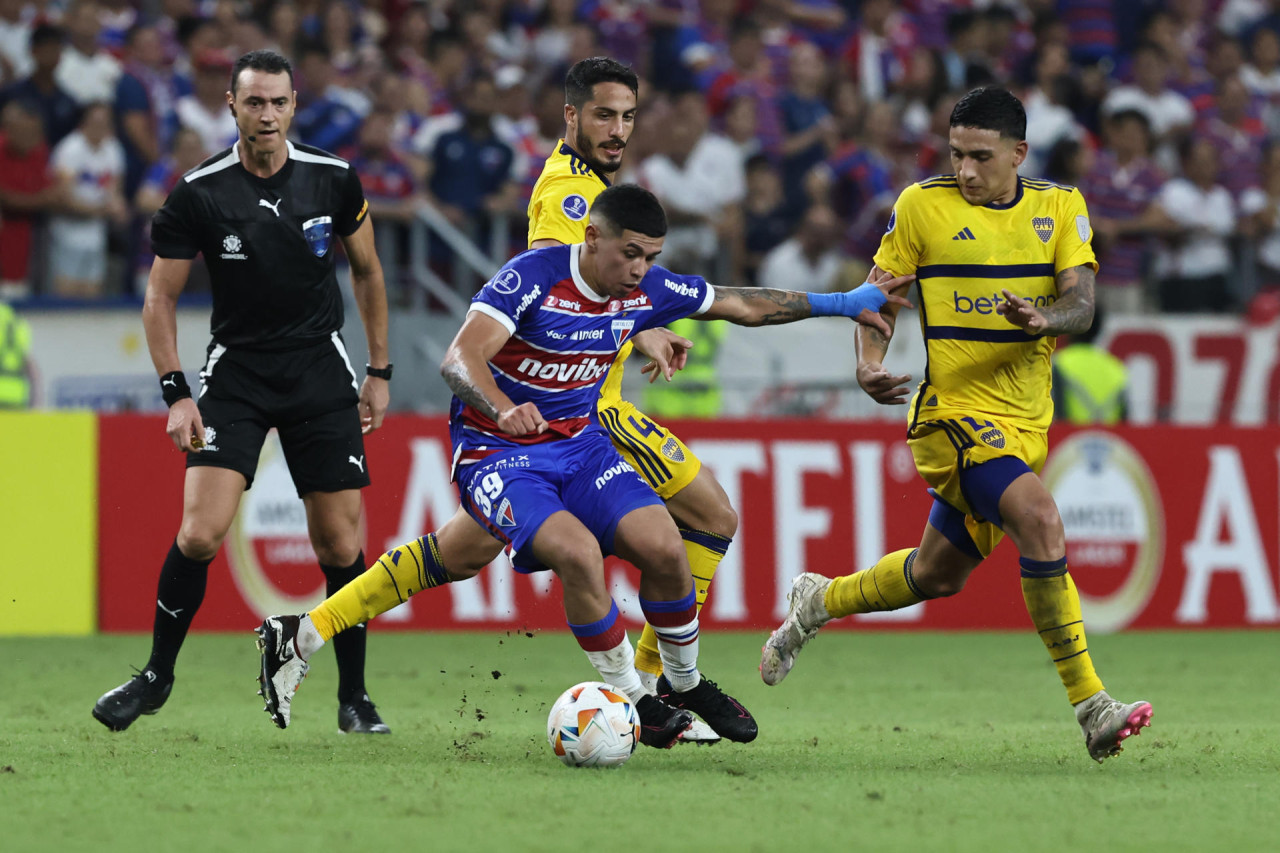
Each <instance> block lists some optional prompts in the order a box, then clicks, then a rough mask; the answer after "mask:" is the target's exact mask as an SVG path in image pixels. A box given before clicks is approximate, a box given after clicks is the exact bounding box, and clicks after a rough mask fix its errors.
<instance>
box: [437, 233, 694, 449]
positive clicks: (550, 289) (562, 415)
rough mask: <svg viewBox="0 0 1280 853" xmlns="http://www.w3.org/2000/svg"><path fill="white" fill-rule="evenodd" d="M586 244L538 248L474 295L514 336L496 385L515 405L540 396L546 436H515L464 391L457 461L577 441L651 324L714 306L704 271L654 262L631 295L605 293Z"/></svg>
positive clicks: (454, 423)
mask: <svg viewBox="0 0 1280 853" xmlns="http://www.w3.org/2000/svg"><path fill="white" fill-rule="evenodd" d="M580 248H581V246H580V244H579V245H571V246H555V247H552V248H547V249H534V250H532V251H528V252H524V253H523V254H520V255H517V256H516V257H514V258H512V259H511V260H510V261H508V262H507V264H506V265H505V266H504V267H503V268H502V269H501V270H499V271H498V273H497V275H495V276H494V277H493V278H492V279H491V280H490V281H489V282H488V283H487V284H486V285H485V286H484V287H483V288H481V289H480V292H479V293H477V294H476V295H475V296H474V297H473V298H472V300H471V309H470V310H471V311H473V312H479V313H482V314H484V315H485V316H487V317H490V318H492V319H494V320H497V321H498V322H499V323H501V324H502V325H503V326H504V327H505V328H506V329H507V331H509V332H510V333H511V337H510V338H509V339H508V340H507V342H506V343H505V344H503V346H502V348H501V349H500V350H498V352H497V353H496V354H495V355H494V356H493V358H492V359H490V361H489V370H490V372H491V373H492V375H493V378H494V381H495V382H496V383H497V385H498V388H499V389H500V390H501V391H502V392H503V393H504V394H506V395H507V396H508V397H510V398H511V399H512V400H513V401H514V402H515V403H516V404H517V405H518V404H520V403H526V402H528V403H533V404H534V405H536V406H537V407H538V411H539V412H541V413H542V417H543V419H544V420H545V421H546V422H547V430H546V432H543V433H541V434H534V435H523V436H508V435H504V434H502V432H501V431H500V430H499V429H498V425H497V424H496V423H494V422H493V421H492V420H491V419H489V418H488V417H486V416H485V415H484V414H482V413H480V412H479V411H477V410H476V409H475V408H474V407H472V406H470V405H468V404H466V403H464V402H463V401H461V400H459V399H458V398H457V397H454V398H453V402H452V404H451V406H450V408H449V432H450V436H451V438H452V441H453V453H454V465H455V468H456V466H458V465H466V464H469V463H473V462H476V461H477V460H480V459H483V458H484V457H486V456H488V455H490V454H493V453H498V452H502V451H506V450H511V449H512V448H514V447H519V446H522V445H529V444H541V443H543V442H548V441H560V440H563V439H567V438H572V437H573V436H575V435H577V434H578V433H579V432H581V431H582V430H583V429H584V428H586V427H587V426H588V425H589V424H591V423H594V422H595V418H596V398H597V397H598V396H599V393H600V390H599V386H600V383H601V381H602V380H603V379H604V377H605V374H607V373H608V372H609V365H610V364H612V363H613V358H614V356H615V355H616V354H617V352H618V350H619V349H621V348H622V345H623V343H625V342H626V341H627V340H628V339H629V338H630V337H631V336H632V335H634V334H635V333H636V332H639V331H641V330H643V329H649V328H653V327H656V326H664V325H666V324H668V323H670V322H672V321H674V320H678V319H680V318H682V317H690V316H695V315H697V314H701V313H703V312H704V311H706V310H707V309H708V308H709V307H710V306H711V301H712V298H713V290H712V287H711V285H709V284H708V283H707V281H706V280H705V279H703V278H702V277H701V276H696V275H679V274H677V273H673V272H671V271H670V270H667V269H664V268H663V267H659V266H654V267H652V268H651V269H650V270H649V273H648V275H646V276H645V277H644V278H643V279H642V280H641V282H640V285H639V286H638V287H637V288H636V289H635V290H633V291H632V292H631V293H630V294H628V295H627V296H625V297H623V298H611V297H608V296H605V295H603V294H600V293H597V292H596V291H595V290H593V289H592V287H591V286H590V285H589V284H587V282H586V281H585V280H584V279H583V277H582V274H581V271H580V270H579V268H578V257H579V254H578V253H579V249H580Z"/></svg>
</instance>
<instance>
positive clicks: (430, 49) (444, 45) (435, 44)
mask: <svg viewBox="0 0 1280 853" xmlns="http://www.w3.org/2000/svg"><path fill="white" fill-rule="evenodd" d="M450 47H457V48H465V43H464V42H463V40H462V35H461V34H460V33H459V32H458V31H457V30H454V29H445V30H435V31H434V32H432V33H431V35H429V36H427V59H429V60H431V61H432V62H434V61H436V60H437V59H439V58H440V54H441V53H443V52H444V51H445V50H446V49H448V48H450Z"/></svg>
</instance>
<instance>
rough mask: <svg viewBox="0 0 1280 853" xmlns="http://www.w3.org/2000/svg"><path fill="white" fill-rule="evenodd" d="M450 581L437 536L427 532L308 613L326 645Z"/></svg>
mask: <svg viewBox="0 0 1280 853" xmlns="http://www.w3.org/2000/svg"><path fill="white" fill-rule="evenodd" d="M450 580H452V579H451V578H450V577H449V573H448V572H446V571H445V568H444V563H443V562H441V559H440V546H439V544H438V543H437V542H436V535H435V534H434V533H428V534H427V535H426V536H421V537H419V538H417V539H415V540H413V541H412V542H408V543H405V544H404V545H400V546H399V547H396V548H392V549H391V550H390V551H388V552H387V553H385V554H383V555H382V556H381V557H379V558H378V562H376V563H374V564H373V565H372V566H370V567H369V568H368V569H367V570H366V571H365V572H364V573H363V574H361V575H360V576H359V577H357V578H356V579H355V580H353V581H351V582H350V583H348V584H347V585H346V586H344V587H342V589H340V590H338V591H337V592H336V593H334V594H333V595H331V596H329V597H328V598H326V599H325V600H324V601H322V602H321V603H320V604H319V605H317V606H316V608H315V609H314V610H312V611H311V613H310V614H309V615H310V616H311V621H312V623H313V624H314V625H315V626H316V631H317V632H318V633H319V634H320V636H321V637H322V638H323V639H324V640H325V642H328V641H329V640H331V639H333V637H334V635H336V634H339V633H341V632H343V631H345V630H347V629H348V628H350V627H351V626H352V625H359V624H360V623H361V622H368V621H369V620H370V619H372V618H373V617H375V616H377V615H378V614H379V613H386V612H387V611H388V610H390V609H391V608H393V607H395V606H397V605H400V604H403V603H404V602H406V601H408V600H409V596H411V595H414V594H415V593H418V592H421V591H422V590H424V589H430V588H431V587H435V586H442V585H444V584H447V583H449V581H450Z"/></svg>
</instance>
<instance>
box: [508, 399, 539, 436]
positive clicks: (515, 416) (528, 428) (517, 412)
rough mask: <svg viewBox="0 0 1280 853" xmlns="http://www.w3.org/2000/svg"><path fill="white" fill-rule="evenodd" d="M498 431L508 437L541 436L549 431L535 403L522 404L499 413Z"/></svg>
mask: <svg viewBox="0 0 1280 853" xmlns="http://www.w3.org/2000/svg"><path fill="white" fill-rule="evenodd" d="M498 429H500V430H502V431H503V432H504V433H506V434H507V435H540V434H541V433H544V432H546V431H547V422H546V421H545V420H543V419H542V412H539V411H538V407H537V406H535V405H534V404H533V403H521V404H520V405H518V406H512V407H511V408H510V409H505V410H503V411H501V412H498Z"/></svg>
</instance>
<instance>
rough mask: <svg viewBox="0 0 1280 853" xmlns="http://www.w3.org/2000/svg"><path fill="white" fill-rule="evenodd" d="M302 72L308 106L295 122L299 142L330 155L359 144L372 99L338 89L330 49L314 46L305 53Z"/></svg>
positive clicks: (303, 51)
mask: <svg viewBox="0 0 1280 853" xmlns="http://www.w3.org/2000/svg"><path fill="white" fill-rule="evenodd" d="M298 71H299V73H300V76H301V78H302V84H303V86H304V87H305V89H304V91H305V92H306V93H307V97H306V99H305V104H306V105H305V106H304V107H302V109H300V110H298V114H297V116H296V117H295V118H294V120H293V127H294V131H295V132H296V133H297V138H299V139H301V140H303V141H304V142H306V143H307V144H308V145H314V146H316V147H317V148H323V149H324V150H326V151H338V150H340V149H342V148H346V147H347V146H349V145H354V144H355V143H356V138H357V136H358V135H359V132H360V123H361V122H362V121H363V120H364V117H365V116H366V115H368V114H369V109H370V106H371V104H370V102H369V99H368V98H367V97H366V96H365V95H363V94H361V93H360V92H357V91H355V90H353V89H347V88H345V87H343V86H340V85H338V82H337V74H336V71H335V69H334V67H333V63H332V62H331V61H330V56H329V49H328V48H326V47H324V46H323V45H319V44H311V45H308V46H307V47H304V48H303V49H302V58H301V60H300V61H299V62H298Z"/></svg>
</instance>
